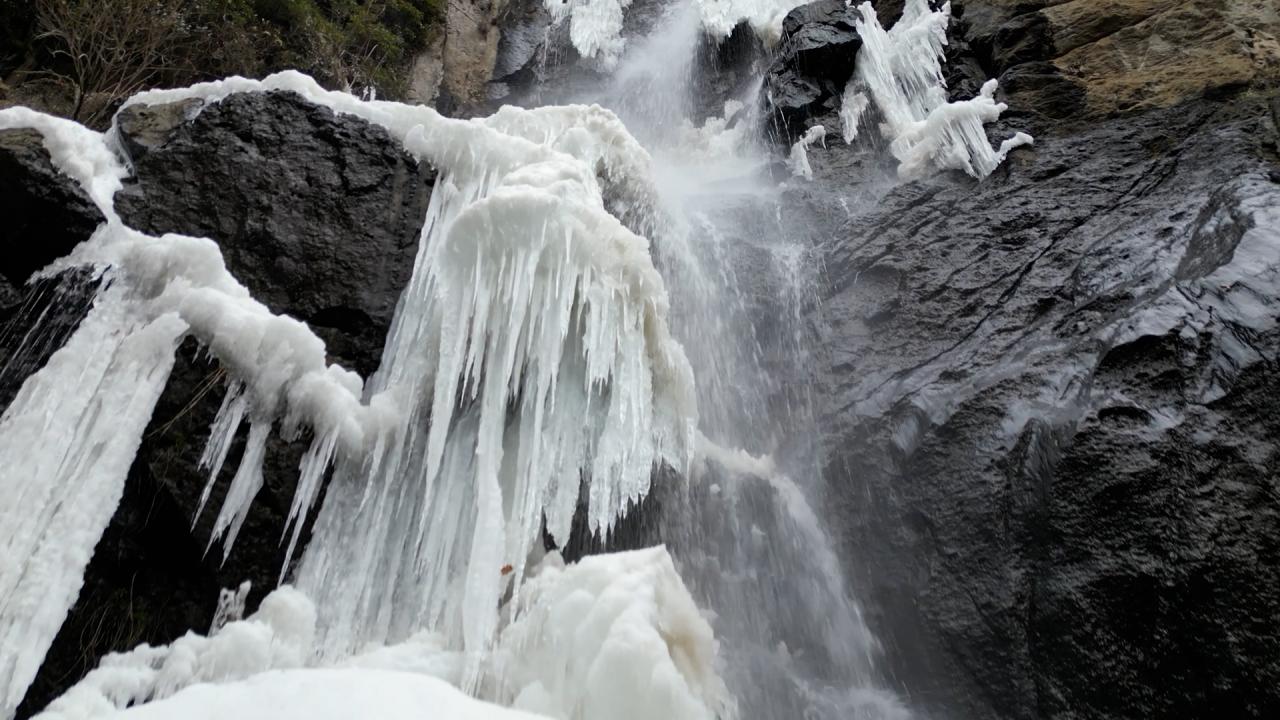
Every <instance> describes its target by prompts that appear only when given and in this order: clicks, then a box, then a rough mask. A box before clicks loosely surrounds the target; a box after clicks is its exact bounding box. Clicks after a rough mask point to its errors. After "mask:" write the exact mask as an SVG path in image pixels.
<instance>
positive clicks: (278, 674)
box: [107, 669, 545, 720]
mask: <svg viewBox="0 0 1280 720" xmlns="http://www.w3.org/2000/svg"><path fill="white" fill-rule="evenodd" d="M107 717H109V718H112V720H175V719H176V718H181V719H182V720H227V719H228V718H236V720H351V718H371V719H376V720H535V719H536V718H544V717H545V716H540V715H531V714H529V713H526V712H520V711H518V710H508V709H506V708H503V707H499V706H497V705H493V704H490V703H487V702H484V701H482V700H476V699H474V698H472V697H469V696H467V695H466V694H465V693H463V692H462V691H460V690H458V689H457V688H455V687H453V686H452V685H449V684H448V683H446V682H444V681H443V680H438V679H436V678H433V677H429V676H426V675H416V674H413V673H406V672H395V671H387V670H362V669H342V670H338V669H319V670H276V671H272V672H267V673H263V674H261V675H255V676H253V677H251V678H249V679H247V680H242V681H239V682H235V683H231V684H227V685H196V686H194V687H190V688H187V689H186V690H183V691H182V692H180V693H178V694H177V695H174V696H173V697H171V698H169V699H167V700H162V701H160V702H155V703H150V704H147V705H141V706H139V707H134V708H129V709H128V710H124V711H122V712H118V713H114V714H112V715H109V716H107Z"/></svg>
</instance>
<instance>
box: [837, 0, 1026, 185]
mask: <svg viewBox="0 0 1280 720" xmlns="http://www.w3.org/2000/svg"><path fill="white" fill-rule="evenodd" d="M858 12H859V13H860V15H861V18H860V19H858V20H856V21H855V25H856V27H857V29H858V35H859V36H860V37H861V38H862V48H861V49H860V50H859V51H858V58H857V67H856V70H855V72H854V76H853V77H852V78H850V79H849V83H848V85H846V86H845V90H844V97H843V98H842V99H841V106H840V120H841V125H842V126H843V129H844V138H845V142H852V141H853V139H854V138H855V137H857V133H858V122H859V121H860V119H861V117H862V115H863V112H864V111H865V110H866V107H867V102H868V100H867V93H869V94H870V96H871V97H872V98H874V99H875V102H876V107H878V108H879V110H880V114H881V115H883V116H884V120H885V122H884V125H883V127H882V132H883V133H884V135H885V136H886V138H887V139H888V140H889V149H890V151H891V152H892V153H893V156H894V157H895V158H897V159H898V163H899V164H898V175H899V176H900V177H902V178H904V179H909V178H916V177H921V176H923V175H925V174H927V173H928V172H930V171H932V170H952V169H954V170H963V171H965V172H966V173H968V174H969V175H972V176H973V177H976V178H978V179H982V178H984V177H986V176H987V175H990V174H991V171H992V170H994V169H995V168H996V166H998V165H999V164H1000V163H1001V162H1003V161H1004V158H1005V155H1007V154H1008V152H1009V151H1010V150H1012V149H1013V148H1015V147H1019V146H1021V145H1029V144H1031V143H1032V138H1031V136H1030V135H1027V134H1026V133H1021V132H1020V133H1017V134H1015V135H1014V136H1013V137H1012V138H1009V139H1008V140H1005V141H1004V142H1002V143H1001V144H1000V148H999V149H998V150H996V149H993V148H992V147H991V143H990V142H989V141H988V140H987V136H986V131H985V130H984V129H983V125H984V124H985V123H988V122H992V121H994V120H996V119H997V118H998V117H1000V113H1002V112H1004V111H1005V110H1006V109H1007V106H1006V105H1005V104H1004V103H997V102H995V100H994V99H993V98H994V95H995V91H996V81H995V80H988V81H987V82H986V84H984V85H983V86H982V92H981V94H979V96H978V97H976V98H973V99H971V100H963V101H959V102H954V103H948V102H947V91H946V81H945V79H944V77H943V73H942V60H943V56H944V49H945V46H946V44H947V25H948V23H949V22H950V19H951V4H950V3H944V4H943V5H942V7H940V8H939V9H938V10H931V9H930V8H929V4H928V0H907V2H906V5H905V6H904V8H903V13H902V17H901V19H899V20H898V22H897V23H895V24H894V26H893V27H892V28H891V29H889V30H887V31H886V30H885V29H884V28H883V27H882V26H881V25H880V21H879V19H878V18H877V17H876V11H875V8H873V7H872V5H871V3H869V2H864V3H863V4H862V5H860V6H859V7H858Z"/></svg>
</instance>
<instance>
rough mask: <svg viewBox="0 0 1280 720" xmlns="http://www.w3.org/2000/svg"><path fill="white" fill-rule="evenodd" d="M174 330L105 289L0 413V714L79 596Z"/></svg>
mask: <svg viewBox="0 0 1280 720" xmlns="http://www.w3.org/2000/svg"><path fill="white" fill-rule="evenodd" d="M183 330H185V326H184V325H183V324H182V322H181V321H179V320H178V319H177V318H176V317H175V316H173V315H165V316H162V317H160V318H159V319H157V320H156V321H154V322H151V323H148V324H142V323H141V322H139V321H138V320H137V319H135V318H131V317H130V314H129V309H128V306H127V305H126V304H125V303H124V301H123V298H122V297H121V292H120V291H119V290H114V291H109V292H108V293H107V294H105V295H103V296H100V297H99V298H98V300H97V303H96V304H95V306H94V308H93V309H92V310H91V311H90V312H89V315H88V316H87V317H86V318H85V319H84V321H83V322H82V323H81V325H80V327H79V328H78V329H77V330H76V332H75V333H74V334H73V335H72V337H71V339H70V340H69V341H68V342H67V344H66V346H64V347H63V348H62V349H61V350H59V351H58V352H56V353H54V355H53V356H52V357H51V358H50V359H49V362H48V363H47V364H46V365H45V367H44V368H42V369H41V370H40V371H39V372H37V373H36V374H35V375H32V376H31V377H30V378H28V380H27V381H26V382H25V383H24V384H23V386H22V390H21V391H20V392H19V394H18V396H17V397H16V398H15V399H14V401H13V403H12V404H11V405H10V406H9V408H8V410H7V411H6V412H5V413H4V416H3V418H0V457H2V458H4V463H3V464H0V496H3V497H4V498H5V500H4V502H3V503H0V547H2V548H3V549H4V550H3V552H0V717H10V716H12V714H13V712H14V709H15V708H16V707H17V705H18V703H19V702H20V701H21V700H22V697H23V695H24V694H25V692H26V689H27V686H28V685H29V684H30V682H31V680H32V679H33V678H34V677H35V674H36V670H37V669H38V668H39V666H40V662H41V661H42V660H43V659H44V655H45V652H46V651H47V650H48V648H49V645H50V644H51V643H52V642H53V638H54V635H55V634H57V631H58V628H59V626H60V625H61V624H62V621H63V618H64V617H65V616H66V613H67V611H68V610H69V609H70V608H71V605H72V604H73V603H74V602H75V599H76V596H77V595H78V594H79V592H80V586H81V583H82V582H83V574H84V569H85V567H86V566H87V565H88V563H89V558H90V556H91V555H92V554H93V549H94V546H95V545H97V542H98V538H99V537H101V535H102V532H103V531H104V530H105V529H106V526H107V523H108V522H109V521H110V520H111V516H112V514H113V513H114V512H115V508H116V504H117V503H118V502H119V501H120V496H121V494H122V493H123V492H124V481H125V476H126V474H127V473H128V470H129V466H130V465H131V464H132V462H133V456H134V454H135V453H136V452H137V449H138V446H139V444H140V443H141V442H142V433H143V430H144V429H145V428H146V424H147V421H148V420H149V419H150V417H151V412H152V410H153V409H154V407H155V403H156V401H157V400H158V399H159V397H160V392H161V390H163V389H164V385H165V381H166V380H167V379H168V377H169V372H170V370H171V369H172V367H173V353H174V350H176V348H177V342H178V338H179V337H180V336H181V334H182V332H183Z"/></svg>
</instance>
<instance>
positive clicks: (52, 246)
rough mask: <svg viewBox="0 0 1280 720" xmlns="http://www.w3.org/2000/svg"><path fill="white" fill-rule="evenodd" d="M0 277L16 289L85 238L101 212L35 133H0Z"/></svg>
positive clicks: (90, 233) (0, 131)
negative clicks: (0, 251) (0, 252)
mask: <svg viewBox="0 0 1280 720" xmlns="http://www.w3.org/2000/svg"><path fill="white" fill-rule="evenodd" d="M0 217H3V218H4V222H3V223H0V248H3V252H4V263H3V264H2V265H0V274H3V275H4V277H5V279H6V280H8V281H9V283H11V284H12V285H14V286H20V285H22V284H23V283H25V282H26V281H27V278H28V277H30V276H31V273H33V272H35V271H37V270H39V269H41V268H43V267H44V266H45V265H48V264H49V263H50V262H52V261H54V260H56V259H57V258H60V257H62V256H63V255H66V254H67V253H68V252H70V250H71V248H73V247H75V246H76V245H77V244H79V243H80V242H81V241H83V240H87V239H88V238H89V236H90V235H92V234H93V231H94V230H95V229H96V228H97V227H98V224H99V223H101V222H102V220H103V217H102V213H101V212H100V211H99V210H98V208H97V207H96V206H95V205H94V204H93V201H92V200H90V199H89V196H88V195H86V194H85V192H84V191H83V190H81V189H80V186H79V185H78V184H77V183H76V182H75V181H74V180H72V179H71V178H69V177H67V176H66V175H63V174H62V172H61V171H59V170H58V169H57V168H55V167H54V165H53V161H52V160H51V159H50V158H49V153H48V151H47V150H45V148H44V138H43V136H42V135H40V133H38V132H36V131H34V130H25V129H21V130H0Z"/></svg>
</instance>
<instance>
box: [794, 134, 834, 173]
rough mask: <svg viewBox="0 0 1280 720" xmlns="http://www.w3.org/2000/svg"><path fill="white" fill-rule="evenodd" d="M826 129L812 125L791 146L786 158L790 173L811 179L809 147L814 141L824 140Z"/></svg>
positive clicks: (811, 169)
mask: <svg viewBox="0 0 1280 720" xmlns="http://www.w3.org/2000/svg"><path fill="white" fill-rule="evenodd" d="M826 137H827V129H826V128H825V127H823V126H821V125H814V126H813V127H811V128H809V129H808V130H806V131H805V133H804V136H803V137H801V138H800V139H799V140H797V141H796V144H794V145H792V146H791V157H790V158H788V160H787V166H788V167H790V168H791V174H792V175H794V176H796V177H799V178H804V179H805V180H812V179H813V168H812V167H810V166H809V148H810V147H811V146H812V145H813V144H814V143H816V142H822V143H825V142H826Z"/></svg>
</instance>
